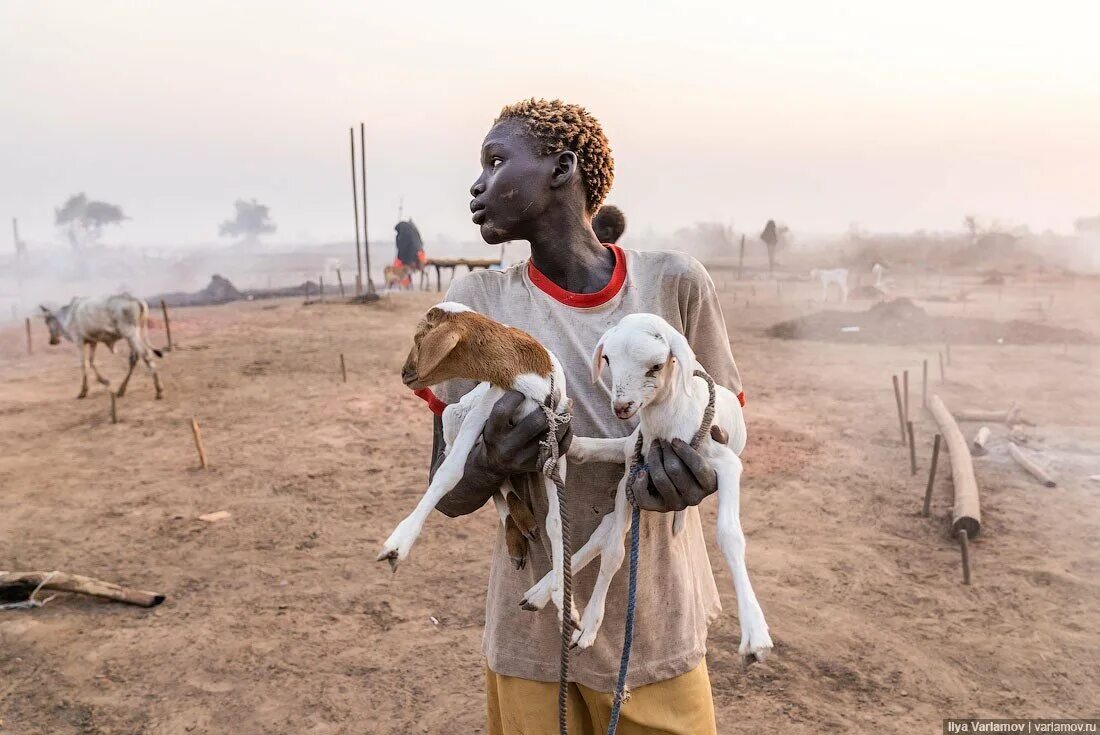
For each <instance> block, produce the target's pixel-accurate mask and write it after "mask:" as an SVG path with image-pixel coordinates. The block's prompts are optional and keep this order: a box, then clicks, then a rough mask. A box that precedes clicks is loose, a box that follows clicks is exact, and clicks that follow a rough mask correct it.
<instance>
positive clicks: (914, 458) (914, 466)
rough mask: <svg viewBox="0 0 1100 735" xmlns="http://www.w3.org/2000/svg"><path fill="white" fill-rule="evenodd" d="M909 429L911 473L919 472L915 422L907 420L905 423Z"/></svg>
mask: <svg viewBox="0 0 1100 735" xmlns="http://www.w3.org/2000/svg"><path fill="white" fill-rule="evenodd" d="M905 425H906V427H907V428H908V429H909V474H910V475H915V474H917V446H916V440H915V439H914V438H913V422H912V421H907V422H906V423H905Z"/></svg>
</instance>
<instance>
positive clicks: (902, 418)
mask: <svg viewBox="0 0 1100 735" xmlns="http://www.w3.org/2000/svg"><path fill="white" fill-rule="evenodd" d="M891 377H893V379H894V398H895V400H897V402H898V424H899V425H900V426H901V443H902V444H905V414H904V413H903V412H902V407H901V388H900V387H899V386H898V376H896V375H893V376H891Z"/></svg>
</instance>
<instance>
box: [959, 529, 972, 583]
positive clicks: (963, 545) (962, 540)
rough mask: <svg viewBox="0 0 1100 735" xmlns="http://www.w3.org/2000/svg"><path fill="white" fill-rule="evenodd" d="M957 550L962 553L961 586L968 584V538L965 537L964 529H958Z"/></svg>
mask: <svg viewBox="0 0 1100 735" xmlns="http://www.w3.org/2000/svg"><path fill="white" fill-rule="evenodd" d="M958 537H959V550H960V551H961V552H962V563H963V584H970V537H969V536H967V535H966V529H965V528H960V529H959V533H958Z"/></svg>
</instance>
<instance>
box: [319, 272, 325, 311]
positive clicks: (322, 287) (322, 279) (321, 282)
mask: <svg viewBox="0 0 1100 735" xmlns="http://www.w3.org/2000/svg"><path fill="white" fill-rule="evenodd" d="M317 284H318V288H319V289H320V291H321V303H322V304H323V303H325V277H324V276H323V275H322V276H317Z"/></svg>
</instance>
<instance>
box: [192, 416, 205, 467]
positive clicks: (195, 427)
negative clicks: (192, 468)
mask: <svg viewBox="0 0 1100 735" xmlns="http://www.w3.org/2000/svg"><path fill="white" fill-rule="evenodd" d="M191 433H192V434H193V435H194V437H195V449H197V450H199V464H200V465H202V468H203V469H204V470H205V469H206V448H205V447H203V444H202V430H201V429H199V422H198V420H197V419H196V418H195V417H194V416H192V417H191Z"/></svg>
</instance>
